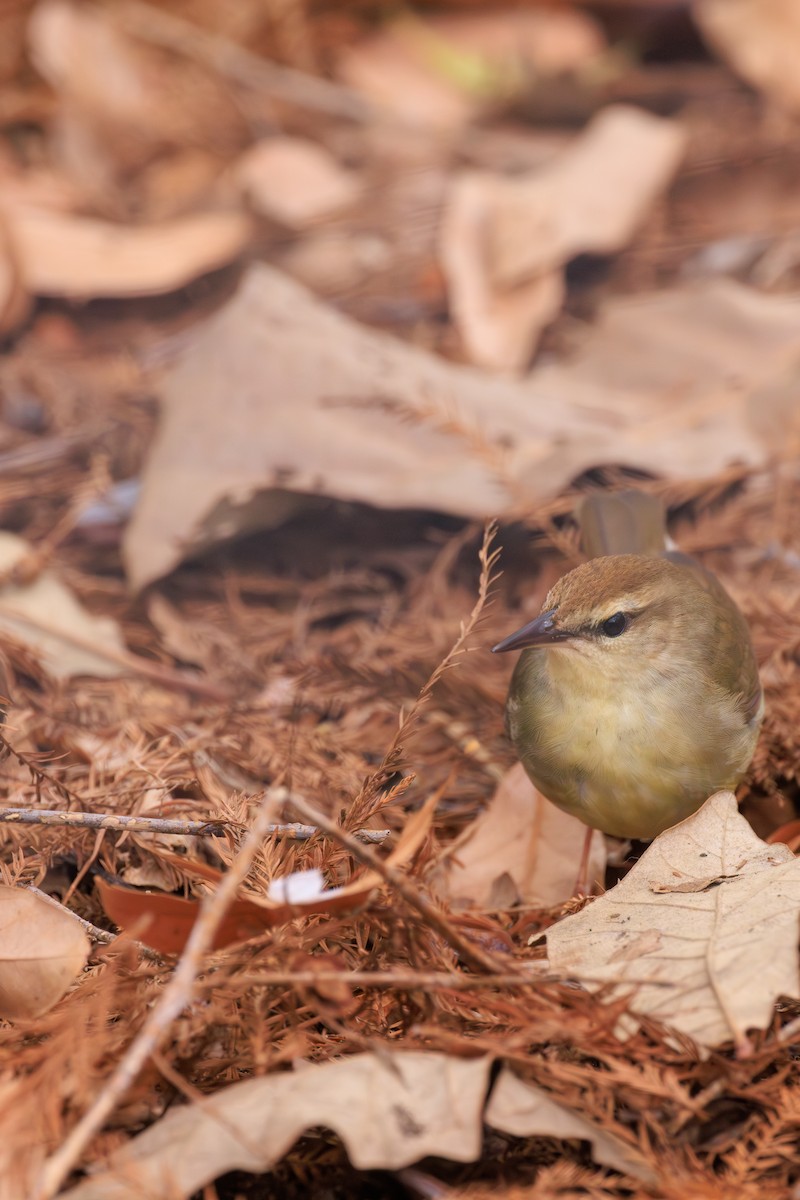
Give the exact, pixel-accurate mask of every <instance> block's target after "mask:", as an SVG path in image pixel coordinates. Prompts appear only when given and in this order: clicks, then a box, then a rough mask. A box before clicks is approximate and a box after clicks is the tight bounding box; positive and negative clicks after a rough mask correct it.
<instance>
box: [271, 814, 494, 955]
mask: <svg viewBox="0 0 800 1200" xmlns="http://www.w3.org/2000/svg"><path fill="white" fill-rule="evenodd" d="M293 803H294V806H295V808H297V809H299V811H300V813H301V815H302V816H304V817H305V818H306V819H307V820H309V821H312V822H313V823H314V824H315V825H318V826H319V828H320V829H322V830H323V831H324V832H325V833H327V834H329V835H330V836H331V837H332V838H335V839H336V841H337V842H339V843H340V844H341V845H342V846H344V847H345V848H346V849H347V850H349V851H350V853H351V854H352V855H353V858H356V859H358V861H359V862H360V863H363V864H364V866H365V867H370V868H371V870H373V871H377V873H378V874H379V875H380V876H381V878H382V879H384V880H385V881H386V883H388V884H389V885H390V887H393V888H394V890H395V891H396V892H399V894H400V895H401V896H402V897H403V899H404V900H405V902H406V904H408V905H409V907H410V908H413V909H414V910H415V911H416V912H418V913H419V915H420V916H421V917H422V919H423V920H424V921H425V922H426V924H428V925H430V926H431V928H432V929H435V930H436V932H437V933H438V934H440V935H441V936H442V937H443V938H444V939H445V941H446V942H447V943H448V944H449V945H450V946H452V948H453V949H454V950H456V951H457V952H458V954H459V955H460V956H461V958H462V960H463V961H464V962H465V963H466V964H467V965H468V966H470V967H472V969H473V970H475V971H481V972H483V971H489V972H490V973H491V974H493V975H494V974H496V973H497V972H498V970H499V969H501V968H502V967H503V966H505V965H506V964H504V963H501V962H500V961H499V960H498V959H496V958H495V957H494V955H492V954H487V953H486V951H485V950H482V949H481V947H480V946H478V945H477V944H476V943H475V942H471V941H470V940H469V939H468V938H465V937H463V936H462V934H460V933H459V932H458V930H457V929H455V928H454V927H453V925H452V924H451V922H450V921H449V920H448V919H447V917H446V915H445V914H444V912H442V910H441V909H440V908H438V907H437V905H435V904H434V903H433V901H432V900H429V899H428V897H427V896H426V895H425V894H424V893H423V892H421V891H420V890H419V888H417V887H415V886H414V884H413V883H412V882H411V881H410V879H409V878H408V877H407V876H406V875H405V874H404V873H403V872H402V871H400V870H398V869H397V867H391V866H389V865H388V864H387V863H385V862H384V861H383V859H382V858H380V856H379V855H377V854H376V853H375V851H374V850H371V849H370V848H369V847H368V846H362V845H361V843H360V842H359V841H357V840H356V838H355V837H353V835H352V834H350V833H346V832H345V830H344V829H342V827H341V826H340V825H337V823H336V822H335V821H332V820H331V819H330V818H329V817H326V816H325V814H324V813H322V812H319V811H318V810H317V809H316V808H314V807H313V805H311V804H309V803H308V801H307V800H302V799H301V798H300V797H299V796H295V798H294V801H293Z"/></svg>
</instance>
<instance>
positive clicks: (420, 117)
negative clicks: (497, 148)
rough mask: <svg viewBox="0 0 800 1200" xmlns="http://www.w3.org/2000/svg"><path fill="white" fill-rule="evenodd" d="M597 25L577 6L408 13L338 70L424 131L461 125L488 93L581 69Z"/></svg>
mask: <svg viewBox="0 0 800 1200" xmlns="http://www.w3.org/2000/svg"><path fill="white" fill-rule="evenodd" d="M604 49H605V40H604V38H603V34H602V32H601V30H600V27H599V25H598V24H597V23H596V22H595V21H593V20H592V19H591V18H590V17H589V16H588V15H587V14H586V13H581V12H577V11H576V10H566V11H563V10H562V11H550V10H545V11H543V10H541V9H531V8H528V9H523V10H520V9H516V10H514V9H507V8H500V9H496V10H492V11H488V10H487V11H485V12H480V13H457V14H453V15H439V16H433V17H426V18H425V19H422V18H419V17H416V16H414V17H409V16H408V15H407V14H406V15H404V16H403V17H401V18H400V19H398V20H397V21H394V22H392V23H388V24H386V25H385V26H384V27H383V28H381V29H380V31H379V32H378V33H375V34H372V35H370V36H368V37H365V38H362V39H361V40H360V41H358V42H356V43H355V44H354V45H351V46H348V47H347V49H346V50H344V51H343V52H342V53H341V55H340V56H339V60H338V73H339V75H340V76H341V78H343V79H344V80H345V81H346V82H347V83H349V84H350V86H351V87H354V88H356V89H357V90H358V91H360V92H362V93H363V94H364V95H366V96H367V97H368V98H369V100H370V101H371V102H372V103H373V104H376V105H378V106H380V107H383V108H386V109H388V110H389V111H391V112H392V113H393V114H395V115H396V116H398V117H400V118H401V119H403V120H405V121H409V122H412V123H414V124H419V125H423V126H424V127H425V128H427V129H430V128H445V129H446V128H451V127H459V126H461V125H463V124H465V123H466V122H468V121H469V120H471V119H472V118H474V117H475V115H476V114H477V113H478V112H479V111H480V109H481V108H482V107H483V106H484V105H485V103H486V101H487V99H491V98H492V97H493V96H494V97H496V96H501V97H507V96H509V95H512V94H513V93H514V92H515V91H516V90H519V89H522V88H524V87H525V86H527V85H528V83H529V81H530V79H531V78H532V77H541V76H545V77H546V76H548V75H562V74H564V73H567V72H570V71H575V72H577V71H580V70H581V68H585V67H586V66H587V65H588V64H590V63H591V62H592V61H593V60H596V59H597V58H599V56H600V55H601V54H602V52H603V50H604Z"/></svg>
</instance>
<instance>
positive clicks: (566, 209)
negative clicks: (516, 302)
mask: <svg viewBox="0 0 800 1200" xmlns="http://www.w3.org/2000/svg"><path fill="white" fill-rule="evenodd" d="M685 146H686V134H685V132H684V130H683V129H682V128H681V126H680V125H679V124H678V123H677V122H676V121H668V120H664V119H662V118H660V117H653V116H650V115H649V114H648V113H645V112H643V111H642V110H641V109H638V108H631V107H628V106H626V105H622V104H619V105H612V106H610V107H609V108H606V109H604V110H603V111H602V112H601V113H600V114H599V115H598V116H596V117H595V118H594V120H593V121H591V122H590V123H589V125H588V126H587V127H586V129H585V130H584V132H583V133H582V134H581V135H580V137H579V138H577V139H576V141H575V142H574V144H573V145H572V146H571V147H569V148H568V149H567V150H565V151H564V152H563V153H562V154H561V155H558V156H557V157H556V158H555V159H554V161H553V162H552V163H551V164H550V165H549V166H547V167H544V168H542V169H541V170H539V171H537V172H535V173H534V174H532V175H528V176H525V177H522V178H517V179H505V180H499V181H498V182H499V183H501V184H502V185H503V186H502V189H501V190H500V192H499V194H498V196H497V199H496V201H495V205H494V207H493V211H490V212H489V213H488V214H487V215H488V259H489V270H490V271H491V272H492V275H493V280H494V283H495V284H496V285H497V286H500V287H510V286H512V285H514V284H518V283H521V282H523V281H524V280H526V279H529V278H530V277H531V276H532V275H538V274H540V273H541V272H543V271H549V270H552V268H553V267H556V266H560V265H562V264H563V263H566V262H567V261H568V260H569V259H571V258H574V257H575V256H576V255H577V254H586V253H591V254H611V253H613V252H614V251H616V250H621V249H622V247H623V246H625V245H627V243H628V242H629V241H630V239H631V237H632V236H633V234H634V233H635V231H636V229H637V227H638V226H639V225H640V224H641V222H642V220H643V218H644V217H645V216H646V215H647V213H648V212H649V210H650V208H651V206H652V204H653V202H654V200H655V199H656V197H657V196H658V195H659V193H660V192H662V191H663V190H664V188H665V187H666V186H667V184H668V183H669V181H670V180H671V178H672V177H673V175H674V174H675V172H676V170H677V169H678V166H679V163H680V160H681V157H682V155H683V153H684V149H685Z"/></svg>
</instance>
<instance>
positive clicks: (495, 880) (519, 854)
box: [434, 763, 606, 909]
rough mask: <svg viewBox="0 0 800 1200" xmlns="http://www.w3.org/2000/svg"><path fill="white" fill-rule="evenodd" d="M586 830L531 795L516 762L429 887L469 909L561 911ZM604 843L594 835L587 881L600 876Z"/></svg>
mask: <svg viewBox="0 0 800 1200" xmlns="http://www.w3.org/2000/svg"><path fill="white" fill-rule="evenodd" d="M585 835H586V826H585V825H584V824H583V822H582V821H579V820H578V818H577V817H573V816H570V814H569V813H565V812H562V811H561V809H560V808H556V806H555V805H554V804H551V803H550V801H549V800H546V799H545V797H544V796H542V794H541V793H540V792H538V791H537V790H536V788H535V787H534V786H533V784H532V783H531V781H530V780H529V779H528V776H527V775H526V774H525V770H524V768H523V766H522V764H521V763H516V764H515V765H514V766H513V767H512V768H511V770H510V771H508V772H507V774H506V775H505V776H504V778H503V780H502V782H501V783H500V784H499V786H498V788H497V790H496V791H495V794H494V796H493V797H492V799H491V800H490V801H489V804H488V807H487V808H486V809H485V811H484V812H483V813H481V815H480V816H479V817H478V818H477V820H476V821H474V822H473V823H472V825H470V826H469V827H468V828H467V829H466V830H465V831H464V833H463V834H462V835H461V837H460V838H458V840H457V841H456V842H454V843H453V845H452V847H450V848H449V849H448V852H447V855H446V857H445V859H444V860H443V862H442V864H441V866H440V867H439V868H438V869H437V873H436V876H435V881H434V882H435V885H436V887H437V889H438V890H439V891H440V892H441V893H442V895H444V896H446V897H447V898H448V899H449V900H450V901H451V902H454V903H456V904H459V905H467V906H469V907H471V908H490V909H495V908H508V907H510V906H511V905H512V904H518V903H523V904H529V903H535V902H540V903H542V904H545V905H551V904H560V903H561V902H562V901H563V900H567V899H569V897H570V896H571V895H572V894H573V892H574V890H575V883H576V880H577V877H578V867H579V864H580V858H581V852H582V850H583V842H584V837H585ZM605 865H606V848H605V840H604V838H603V835H602V834H601V833H598V832H597V830H595V831H594V832H593V835H592V846H591V850H590V855H589V866H588V879H589V880H590V881H592V880H595V879H599V880H601V881H602V880H603V879H604V877H605Z"/></svg>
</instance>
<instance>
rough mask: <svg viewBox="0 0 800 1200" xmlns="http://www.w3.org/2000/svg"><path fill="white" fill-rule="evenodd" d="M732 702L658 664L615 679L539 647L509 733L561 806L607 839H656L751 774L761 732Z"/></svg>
mask: <svg viewBox="0 0 800 1200" xmlns="http://www.w3.org/2000/svg"><path fill="white" fill-rule="evenodd" d="M734 699H735V698H733V697H730V696H727V695H726V694H725V693H724V692H722V691H721V690H720V689H715V688H714V687H713V686H709V684H708V681H707V680H701V679H699V678H698V677H697V675H696V674H695V673H693V671H692V669H691V665H687V664H680V665H675V664H674V663H673V664H671V665H670V664H669V662H668V661H666V660H665V661H662V660H661V659H660V657H659V656H658V655H655V656H653V657H652V659H650V660H648V661H646V662H639V663H636V664H631V666H630V668H629V669H628V670H623V671H620V670H614V671H612V670H608V669H606V670H603V669H602V664H600V665H599V667H598V664H597V663H594V662H591V661H590V662H587V661H586V659H585V658H584V657H582V656H581V654H580V652H579V651H575V650H572V649H566V648H565V649H563V650H558V651H555V652H553V651H552V650H546V651H543V650H530V651H527V652H526V653H524V654H523V655H522V656H521V658H520V660H519V662H518V664H517V668H516V670H515V672H514V678H513V680H512V685H511V691H510V693H509V701H508V710H507V716H508V727H509V733H510V735H511V738H512V740H513V742H514V744H515V747H516V750H517V753H518V754H519V757H520V759H521V761H522V763H523V765H524V767H525V769H526V771H527V773H528V775H529V776H530V777H531V779H532V780H533V782H534V783H535V784H536V785H537V787H539V789H540V790H541V791H542V792H543V793H544V795H546V796H547V797H548V798H549V799H550V800H552V801H553V802H554V803H555V804H557V805H559V806H560V807H561V808H564V809H566V810H567V811H569V812H572V813H574V814H575V815H576V816H578V817H580V818H581V820H583V821H584V822H585V823H586V824H588V825H592V826H593V827H595V828H598V829H602V830H604V831H605V832H606V833H612V834H615V835H617V836H619V837H639V838H652V837H654V836H655V835H656V834H657V833H660V832H661V831H662V830H663V829H666V828H668V827H669V826H670V825H674V824H675V823H676V822H677V821H679V820H682V819H683V818H684V817H685V816H688V815H689V814H690V813H692V812H694V811H695V809H696V808H697V807H698V806H699V805H700V804H701V803H702V801H703V800H704V799H705V798H706V797H707V796H709V795H710V794H711V793H712V792H713V791H716V790H718V789H720V788H725V787H733V786H735V784H736V783H737V782H738V779H739V778H740V776H741V774H742V772H743V771H744V770H745V769H746V766H747V764H748V762H749V760H750V757H751V755H752V751H753V747H754V742H755V736H756V734H757V729H756V730H755V731H754V730H752V729H750V728H748V727H746V726H745V723H744V721H743V720H742V717H741V713H740V712H739V711H738V709H737V706H736V704H735V702H734Z"/></svg>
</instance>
